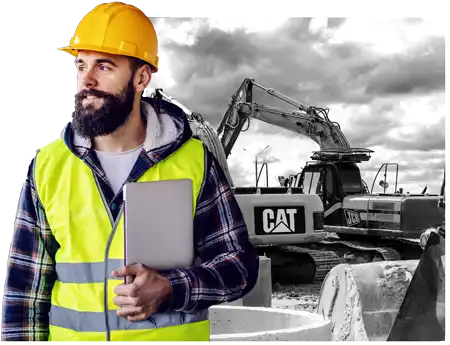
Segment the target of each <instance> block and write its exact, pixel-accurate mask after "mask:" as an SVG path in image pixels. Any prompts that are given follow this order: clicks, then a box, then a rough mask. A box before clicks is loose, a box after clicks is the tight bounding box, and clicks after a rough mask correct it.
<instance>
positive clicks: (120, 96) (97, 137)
mask: <svg viewBox="0 0 450 345" xmlns="http://www.w3.org/2000/svg"><path fill="white" fill-rule="evenodd" d="M157 47H158V44H157V37H156V33H155V30H154V27H153V25H152V23H151V21H150V20H149V19H148V18H147V17H146V16H145V14H144V13H143V12H142V11H140V10H139V9H138V8H136V7H134V6H130V5H126V4H123V3H118V2H114V3H109V4H102V5H99V6H97V7H96V8H95V9H94V10H92V11H91V12H89V13H88V14H87V15H86V16H85V17H84V18H83V20H82V21H81V22H80V24H79V26H78V28H77V30H76V32H75V35H74V37H73V38H72V40H71V42H70V45H69V46H68V47H65V48H61V50H63V51H65V52H68V53H70V54H72V55H73V56H74V57H75V66H76V69H77V76H78V77H77V80H78V93H77V95H76V97H75V111H74V113H73V119H72V122H71V123H69V124H68V125H67V126H66V128H65V129H64V131H63V133H62V137H61V138H60V139H58V140H56V141H54V142H53V143H51V144H49V145H47V146H45V147H43V148H41V149H40V150H39V151H38V153H37V154H36V156H35V157H34V159H33V160H32V163H31V164H30V167H29V171H28V175H27V178H26V181H25V183H24V186H23V189H22V192H21V195H20V201H19V207H18V211H17V216H16V222H15V229H14V237H13V241H12V245H11V250H10V253H9V259H8V268H7V278H6V286H5V290H4V297H3V318H2V340H15V341H17V340H31V341H34V340H56V341H60V340H71V341H79V340H83V341H92V340H99V341H104V340H138V341H151V340H164V341H165V340H170V341H179V340H189V341H197V340H209V337H210V325H209V321H208V308H209V307H210V306H213V305H217V304H220V303H223V302H230V301H233V300H236V299H239V298H241V297H243V296H244V295H245V294H247V293H248V292H249V291H250V290H251V289H252V288H253V287H254V285H255V283H256V279H257V275H258V256H257V254H256V252H255V250H254V248H253V246H252V245H251V243H250V241H249V237H248V234H247V229H246V226H245V223H244V219H243V216H242V213H241V211H240V209H239V206H238V204H237V202H236V200H235V198H234V196H233V193H232V190H231V188H230V186H229V185H228V182H227V179H226V177H225V174H224V172H223V171H222V169H221V167H220V165H219V164H218V162H217V161H216V159H215V158H214V157H213V155H212V154H211V153H210V152H209V151H208V150H207V148H206V147H205V145H203V143H202V142H201V141H199V140H197V139H195V138H194V137H193V135H192V132H191V129H190V126H189V123H188V121H187V117H186V114H185V113H183V111H182V110H181V109H180V108H179V107H177V106H175V105H173V104H171V103H168V102H165V101H162V100H157V99H153V98H145V97H142V94H143V92H144V90H145V88H146V87H147V86H148V85H149V83H150V80H151V76H152V74H153V73H156V72H157V71H158V56H157ZM180 178H190V179H192V181H193V186H194V187H193V192H194V197H195V198H194V199H195V200H196V202H194V204H195V205H194V206H195V207H194V210H196V212H195V215H194V218H193V222H194V231H195V234H194V236H195V253H196V254H197V259H198V260H197V261H198V262H199V264H198V265H195V266H194V267H189V268H180V269H169V270H165V271H157V270H155V269H153V268H152V267H146V266H144V265H141V264H136V265H131V266H123V265H122V266H120V265H119V267H112V266H111V262H113V263H114V262H116V263H117V262H120V260H117V259H123V247H124V246H123V245H120V244H123V228H122V229H120V228H121V227H123V225H122V224H123V222H120V220H121V217H122V216H121V215H122V213H121V209H122V204H123V193H122V187H123V185H124V184H125V183H128V182H146V181H157V180H167V179H180ZM172 211H175V210H172ZM174 216H176V214H175V215H174ZM150 226H151V224H149V227H150ZM114 228H118V230H120V231H116V232H115V235H114V236H118V234H119V233H121V234H122V236H119V238H115V241H116V243H119V246H116V247H117V248H115V249H114V250H115V252H114V253H115V254H114V257H113V258H111V257H110V256H108V255H109V254H108V249H107V248H108V243H109V241H110V240H111V239H110V238H109V237H110V234H111V232H112V229H114ZM159 231H164V229H159ZM167 250H170V248H167ZM110 259H115V260H110ZM127 276H131V277H133V278H134V280H133V281H132V283H128V284H124V278H125V277H127ZM106 292H108V293H106ZM106 296H108V297H109V298H107V297H106Z"/></svg>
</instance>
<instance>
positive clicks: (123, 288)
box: [114, 284, 131, 296]
mask: <svg viewBox="0 0 450 345" xmlns="http://www.w3.org/2000/svg"><path fill="white" fill-rule="evenodd" d="M130 289H131V285H129V284H120V285H117V286H116V287H115V288H114V292H115V293H116V294H117V295H119V296H129V295H130Z"/></svg>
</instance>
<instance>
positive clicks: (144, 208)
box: [124, 179, 194, 270]
mask: <svg viewBox="0 0 450 345" xmlns="http://www.w3.org/2000/svg"><path fill="white" fill-rule="evenodd" d="M192 198H193V193H192V180H190V179H180V180H167V181H157V182H139V183H128V184H126V185H125V186H124V226H125V229H124V230H125V265H132V264H135V263H142V264H144V265H146V266H148V267H150V268H153V269H156V270H162V269H172V268H187V267H191V266H193V263H194V231H193V205H192V200H193V199H192Z"/></svg>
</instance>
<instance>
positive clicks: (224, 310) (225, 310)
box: [209, 305, 331, 341]
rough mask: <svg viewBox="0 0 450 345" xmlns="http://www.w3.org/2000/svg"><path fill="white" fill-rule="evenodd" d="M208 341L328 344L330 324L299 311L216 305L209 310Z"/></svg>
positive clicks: (327, 321) (319, 317)
mask: <svg viewBox="0 0 450 345" xmlns="http://www.w3.org/2000/svg"><path fill="white" fill-rule="evenodd" d="M209 316H210V321H211V341H284V340H319V341H330V340H331V322H330V321H329V320H324V319H323V317H321V316H320V315H317V314H314V313H308V312H305V311H300V310H290V309H275V308H258V307H239V306H231V305H219V306H214V307H211V308H210V309H209Z"/></svg>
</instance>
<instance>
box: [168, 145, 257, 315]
mask: <svg viewBox="0 0 450 345" xmlns="http://www.w3.org/2000/svg"><path fill="white" fill-rule="evenodd" d="M205 151H206V154H207V167H208V170H207V175H206V178H205V183H204V187H203V189H202V192H201V195H200V197H199V200H198V203H197V210H196V215H195V218H194V231H195V238H196V244H197V248H196V249H197V252H198V256H199V258H200V260H201V264H200V265H199V266H196V267H193V268H189V269H175V270H168V271H165V272H163V274H164V275H165V276H166V277H167V278H168V279H169V282H170V284H171V286H172V296H171V300H170V301H166V302H165V303H163V305H162V307H161V311H163V310H164V309H167V308H169V309H171V310H175V311H184V312H193V311H196V310H202V309H206V308H209V307H210V306H212V305H217V304H220V303H223V302H231V301H234V300H237V299H239V298H241V297H243V296H244V295H246V294H247V293H248V292H249V291H250V290H251V289H252V288H253V287H254V286H255V284H256V280H257V277H258V270H259V258H258V255H257V253H256V251H255V249H254V247H253V245H252V244H251V243H250V240H249V236H248V233H247V228H246V225H245V222H244V218H243V215H242V212H241V210H240V208H239V205H238V203H237V201H236V198H235V197H234V194H233V192H232V190H231V187H230V185H229V183H228V180H227V179H226V177H225V173H224V172H223V170H222V169H221V167H220V165H219V163H218V162H217V160H216V159H215V158H214V156H213V155H212V153H211V152H209V151H208V150H207V149H206V147H205Z"/></svg>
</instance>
